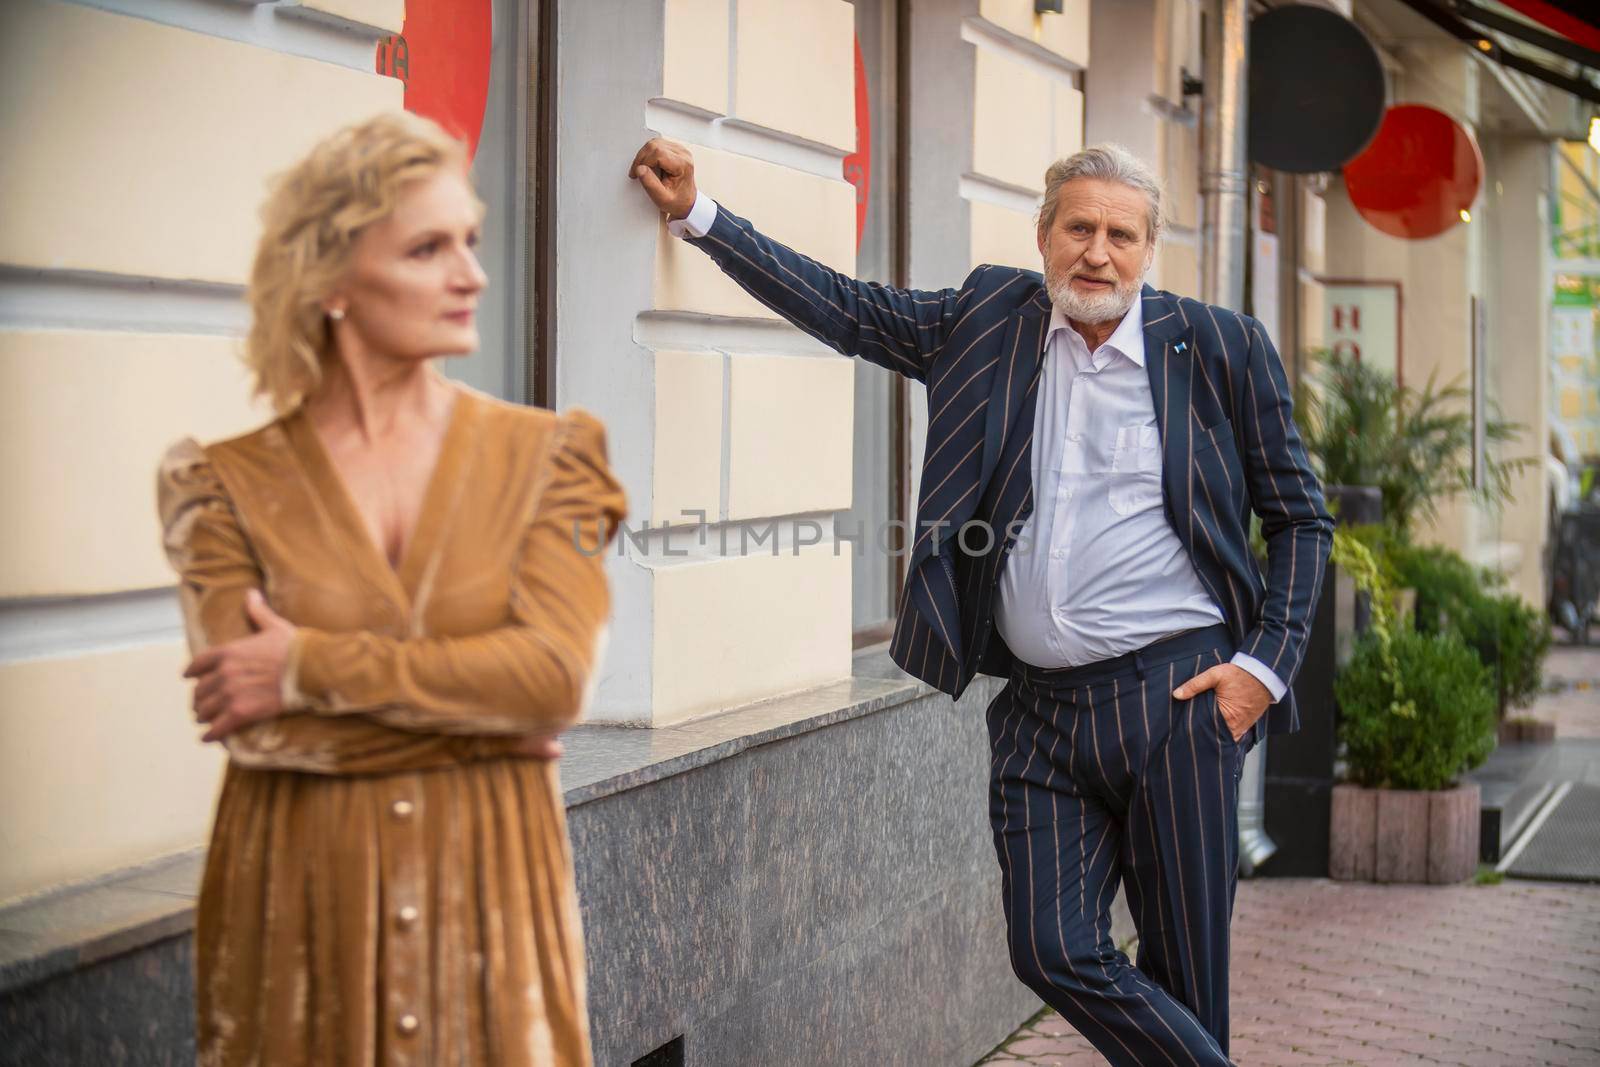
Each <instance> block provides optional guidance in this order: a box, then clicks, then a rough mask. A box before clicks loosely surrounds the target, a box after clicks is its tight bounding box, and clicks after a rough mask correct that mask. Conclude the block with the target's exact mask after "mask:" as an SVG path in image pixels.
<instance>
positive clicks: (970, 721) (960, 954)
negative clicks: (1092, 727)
mask: <svg viewBox="0 0 1600 1067" xmlns="http://www.w3.org/2000/svg"><path fill="white" fill-rule="evenodd" d="M996 684H997V683H993V682H989V681H987V680H983V681H980V682H979V683H977V684H975V685H974V686H973V687H972V690H971V691H969V693H968V694H967V695H966V697H965V698H964V699H963V700H962V701H961V702H960V703H959V704H952V703H951V701H950V700H949V699H948V698H947V697H945V696H942V695H934V696H924V697H920V698H918V699H915V700H912V701H910V702H907V703H903V704H900V705H898V706H894V707H890V708H887V709H884V710H881V711H878V712H875V713H873V714H869V715H865V716H861V717H856V718H850V719H847V720H845V721H842V722H836V723H834V724H832V725H829V726H825V727H822V728H820V729H815V730H810V731H808V732H805V733H801V734H798V735H796V736H791V737H787V738H784V739H782V740H777V741H774V742H772V743H769V744H764V745H759V746H757V747H754V748H751V749H748V750H746V751H743V752H741V753H739V754H737V755H734V756H731V757H729V758H727V759H722V760H719V761H717V762H714V763H710V764H707V765H704V766H701V767H697V768H695V769H693V770H690V771H687V772H686V773H683V774H679V775H675V776H673V777H670V778H665V779H663V780H660V781H656V782H653V783H651V784H648V785H645V786H642V787H639V788H635V789H630V790H628V791H626V792H622V793H617V794H613V795H610V796H606V797H602V798H600V799H597V800H595V801H592V802H589V803H582V804H578V805H576V806H573V807H572V808H570V810H569V812H568V819H569V828H570V831H571V834H572V842H573V853H574V856H575V858H576V865H577V879H578V895H579V900H580V902H581V905H582V908H583V920H584V929H585V939H586V943H587V950H588V961H589V1006H590V1015H591V1019H592V1027H593V1032H594V1040H595V1063H596V1065H597V1067H628V1065H630V1064H632V1063H633V1062H634V1061H636V1060H638V1059H640V1058H642V1057H644V1056H646V1055H647V1054H649V1053H650V1052H652V1051H654V1050H656V1049H658V1048H660V1047H662V1046H664V1045H667V1044H668V1043H669V1042H672V1041H674V1040H675V1039H681V1040H682V1048H683V1056H684V1058H683V1063H684V1064H685V1065H686V1067H736V1065H744V1064H774V1065H785V1067H806V1065H813V1064H814V1065H817V1067H841V1065H850V1064H874V1065H877V1064H905V1065H907V1067H939V1065H951V1067H969V1065H970V1064H973V1063H976V1062H977V1060H978V1059H979V1058H981V1057H982V1055H983V1054H984V1053H986V1052H988V1051H989V1050H990V1049H991V1048H993V1047H994V1046H995V1045H997V1044H998V1043H999V1042H1000V1041H1002V1040H1003V1039H1004V1038H1005V1037H1006V1036H1008V1035H1009V1034H1010V1033H1011V1032H1012V1031H1013V1030H1014V1029H1015V1028H1016V1026H1017V1025H1018V1024H1019V1023H1021V1022H1022V1021H1023V1020H1025V1019H1026V1018H1028V1017H1029V1016H1030V1015H1031V1014H1033V1013H1034V1012H1035V1011H1037V1010H1038V1007H1039V1003H1038V1000H1037V998H1035V997H1034V996H1033V995H1032V994H1031V993H1029V992H1028V991H1027V990H1026V989H1025V988H1024V987H1023V986H1022V985H1021V984H1020V983H1019V982H1018V981H1017V980H1016V979H1015V978H1014V977H1013V975H1012V973H1011V968H1010V964H1009V961H1008V959H1007V956H1006V948H1005V945H1006V939H1005V925H1004V919H1003V917H1002V914H1001V909H1000V894H999V869H998V866H997V865H996V862H995V857H994V850H993V845H992V843H991V839H990V833H989V828H988V818H987V775H988V763H989V757H988V740H987V735H986V732H985V727H984V721H983V711H984V706H985V704H986V703H987V699H988V697H989V696H990V695H992V693H993V692H994V686H995V685H996Z"/></svg>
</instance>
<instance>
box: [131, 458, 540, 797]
mask: <svg viewBox="0 0 1600 1067" xmlns="http://www.w3.org/2000/svg"><path fill="white" fill-rule="evenodd" d="M156 503H157V508H158V510H159V513H160V518H161V528H162V542H163V545H164V547H165V549H166V553H167V559H168V560H169V561H170V562H171V563H172V568H173V570H175V571H176V572H177V574H178V598H179V605H180V607H181V609H182V612H183V621H184V629H185V631H186V632H187V635H188V639H189V650H190V652H191V653H196V652H199V651H201V650H202V649H206V648H210V647H211V646H213V645H219V644H224V643H226V642H228V641H233V640H236V639H238V638H241V637H247V636H249V635H250V634H252V633H254V632H255V627H254V626H253V625H252V623H251V622H250V617H249V615H248V614H247V613H246V611H245V606H244V605H245V594H246V593H248V592H249V591H250V590H251V589H263V586H264V580H263V571H262V568H261V565H260V563H259V561H258V560H257V559H256V555H255V552H254V550H253V548H252V547H251V544H250V539H249V537H248V536H247V535H246V532H245V530H244V528H243V527H242V526H241V524H240V522H239V519H238V516H237V515H236V513H235V511H234V507H233V503H232V501H231V499H230V498H229V496H228V493H227V490H226V489H225V488H224V486H223V483H222V481H221V479H220V478H219V477H218V475H217V473H216V470H215V469H214V467H213V465H212V463H211V461H210V460H209V459H208V458H207V456H206V454H205V452H204V450H203V449H201V447H200V445H199V444H198V443H196V442H195V441H194V440H192V439H185V440H183V441H180V442H178V443H177V444H176V445H173V446H172V448H170V449H169V450H168V451H167V453H166V456H165V457H164V458H163V459H162V461H161V466H160V468H159V470H158V472H157V477H156ZM516 740H517V739H502V738H457V737H420V736H418V735H416V734H414V733H402V732H401V731H398V730H394V729H392V728H390V727H386V726H383V725H381V724H379V723H376V722H372V721H367V720H358V719H354V718H351V719H343V720H339V721H333V720H328V719H319V718H316V717H314V716H310V715H296V714H286V715H280V716H278V717H276V718H273V719H269V720H266V721H263V722H258V723H254V724H252V725H250V726H247V727H245V728H244V729H241V730H238V731H236V732H234V733H233V734H231V735H229V736H228V737H226V738H224V740H223V746H224V747H225V748H226V749H227V750H228V755H229V758H230V759H232V760H233V762H235V763H237V764H239V765H241V766H244V767H251V768H258V769H271V770H292V771H306V772H310V773H316V774H379V773H389V772H394V771H407V770H421V769H424V768H428V767H439V766H449V765H453V764H457V763H461V762H464V761H467V760H472V759H481V758H489V757H492V756H496V755H507V754H510V753H511V751H513V750H514V748H515V741H516Z"/></svg>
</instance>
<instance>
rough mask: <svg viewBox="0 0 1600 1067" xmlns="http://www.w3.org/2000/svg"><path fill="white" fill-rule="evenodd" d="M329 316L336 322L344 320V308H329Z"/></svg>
mask: <svg viewBox="0 0 1600 1067" xmlns="http://www.w3.org/2000/svg"><path fill="white" fill-rule="evenodd" d="M328 318H330V319H332V320H333V321H334V322H343V321H344V308H329V309H328Z"/></svg>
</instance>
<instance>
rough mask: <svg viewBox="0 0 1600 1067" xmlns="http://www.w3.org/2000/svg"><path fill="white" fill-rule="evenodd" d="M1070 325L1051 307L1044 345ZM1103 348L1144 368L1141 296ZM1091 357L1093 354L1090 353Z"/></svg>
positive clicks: (1136, 299)
mask: <svg viewBox="0 0 1600 1067" xmlns="http://www.w3.org/2000/svg"><path fill="white" fill-rule="evenodd" d="M1070 329H1072V324H1071V323H1070V322H1068V321H1067V317H1066V316H1065V315H1063V314H1062V313H1061V309H1060V308H1058V307H1055V306H1053V305H1052V307H1051V309H1050V329H1049V330H1048V331H1047V332H1046V334H1045V343H1046V344H1048V343H1049V338H1050V336H1051V335H1053V334H1054V333H1055V332H1056V331H1057V330H1070ZM1102 347H1104V348H1113V349H1115V350H1117V351H1118V352H1121V353H1122V354H1123V355H1124V356H1126V357H1127V358H1129V359H1131V360H1133V362H1135V363H1137V364H1138V365H1139V366H1141V367H1143V366H1144V299H1143V294H1142V293H1141V294H1136V295H1135V296H1134V298H1133V306H1132V307H1130V308H1128V313H1127V314H1126V315H1124V316H1122V321H1121V322H1119V323H1117V328H1116V329H1115V330H1112V331H1111V336H1110V337H1108V338H1106V343H1105V344H1104V345H1103V346H1102ZM1090 354H1091V355H1093V353H1090Z"/></svg>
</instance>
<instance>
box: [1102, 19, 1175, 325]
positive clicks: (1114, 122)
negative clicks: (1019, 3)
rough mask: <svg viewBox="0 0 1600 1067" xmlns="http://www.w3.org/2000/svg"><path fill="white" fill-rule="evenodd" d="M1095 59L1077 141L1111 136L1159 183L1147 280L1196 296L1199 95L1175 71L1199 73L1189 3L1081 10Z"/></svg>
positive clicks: (1111, 138) (1110, 138)
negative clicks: (1163, 223)
mask: <svg viewBox="0 0 1600 1067" xmlns="http://www.w3.org/2000/svg"><path fill="white" fill-rule="evenodd" d="M1089 18H1090V22H1089V25H1090V34H1091V37H1092V39H1093V43H1094V48H1095V63H1094V65H1093V66H1091V67H1090V69H1089V72H1088V75H1087V77H1086V85H1085V91H1086V93H1087V94H1088V95H1087V111H1086V113H1085V141H1086V142H1087V143H1089V144H1099V143H1101V142H1104V141H1115V142H1117V143H1119V144H1121V145H1123V146H1124V147H1126V148H1127V149H1128V150H1129V151H1131V152H1133V153H1134V154H1135V155H1137V156H1138V157H1140V158H1141V159H1143V160H1145V161H1146V162H1147V163H1149V164H1150V165H1151V166H1152V167H1154V168H1155V169H1156V172H1157V173H1158V174H1160V175H1161V179H1162V181H1163V183H1164V184H1165V186H1166V191H1167V208H1168V217H1169V225H1168V229H1167V234H1166V237H1165V238H1164V239H1163V240H1162V243H1161V247H1160V248H1159V249H1158V250H1157V252H1156V261H1155V266H1154V267H1153V268H1152V270H1151V272H1150V277H1149V282H1150V284H1152V285H1154V286H1156V287H1157V288H1161V289H1170V290H1172V291H1173V292H1176V293H1180V294H1182V295H1184V296H1193V297H1198V296H1199V295H1200V254H1199V253H1200V183H1199V178H1200V128H1199V98H1198V97H1189V98H1187V99H1186V98H1185V97H1184V96H1183V89H1182V85H1183V78H1182V71H1184V70H1187V71H1188V72H1189V73H1190V74H1193V75H1198V74H1199V72H1200V67H1199V63H1200V58H1199V56H1200V53H1199V48H1200V36H1199V35H1200V5H1199V3H1198V2H1197V0H1118V2H1117V3H1114V4H1105V3H1102V4H1096V5H1094V6H1093V7H1092V8H1091V10H1090V13H1089Z"/></svg>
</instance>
